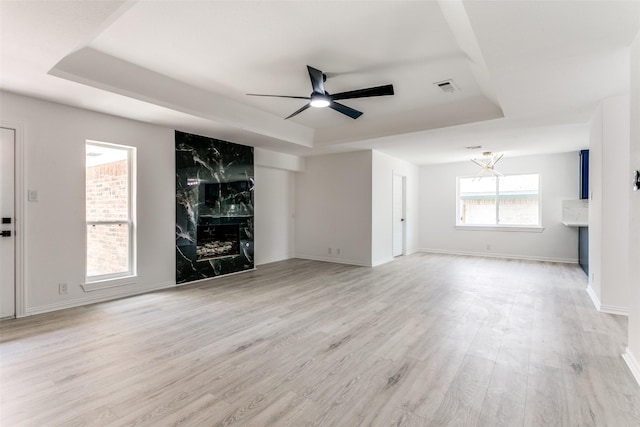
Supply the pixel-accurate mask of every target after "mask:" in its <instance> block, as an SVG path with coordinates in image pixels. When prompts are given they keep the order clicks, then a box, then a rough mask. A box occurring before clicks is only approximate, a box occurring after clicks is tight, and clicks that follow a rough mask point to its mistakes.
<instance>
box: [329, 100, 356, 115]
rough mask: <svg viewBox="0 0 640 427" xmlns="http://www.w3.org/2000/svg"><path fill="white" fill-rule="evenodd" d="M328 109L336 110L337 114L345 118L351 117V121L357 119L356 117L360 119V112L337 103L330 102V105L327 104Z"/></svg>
mask: <svg viewBox="0 0 640 427" xmlns="http://www.w3.org/2000/svg"><path fill="white" fill-rule="evenodd" d="M329 108H332V109H334V110H336V111H337V112H339V113H342V114H344V115H347V116H349V117H351V118H352V119H357V118H358V117H360V116H361V115H362V112H361V111H358V110H354V109H353V108H351V107H347V106H346V105H342V104H340V103H338V102H331V104H329Z"/></svg>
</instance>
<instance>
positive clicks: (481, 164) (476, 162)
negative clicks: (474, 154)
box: [471, 159, 487, 169]
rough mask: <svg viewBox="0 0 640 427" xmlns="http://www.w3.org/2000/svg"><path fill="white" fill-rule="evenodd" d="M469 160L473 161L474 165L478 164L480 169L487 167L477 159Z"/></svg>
mask: <svg viewBox="0 0 640 427" xmlns="http://www.w3.org/2000/svg"><path fill="white" fill-rule="evenodd" d="M471 161H472V162H473V163H475V164H476V165H478V166H480V167H481V168H482V169H485V168H486V167H487V165H485V164H484V163H480V162H479V161H477V160H476V159H471Z"/></svg>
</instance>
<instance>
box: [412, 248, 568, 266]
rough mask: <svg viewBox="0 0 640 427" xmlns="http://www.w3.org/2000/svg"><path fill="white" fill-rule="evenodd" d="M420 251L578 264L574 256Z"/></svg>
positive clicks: (422, 250) (425, 249)
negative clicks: (553, 256)
mask: <svg viewBox="0 0 640 427" xmlns="http://www.w3.org/2000/svg"><path fill="white" fill-rule="evenodd" d="M419 251H420V252H426V253H434V254H447V255H465V256H478V257H484V258H503V259H520V260H524V261H544V262H556V263H560V264H578V259H574V258H551V257H540V256H530V255H520V254H501V253H494V252H476V251H459V250H450V249H431V248H421V249H420V250H419Z"/></svg>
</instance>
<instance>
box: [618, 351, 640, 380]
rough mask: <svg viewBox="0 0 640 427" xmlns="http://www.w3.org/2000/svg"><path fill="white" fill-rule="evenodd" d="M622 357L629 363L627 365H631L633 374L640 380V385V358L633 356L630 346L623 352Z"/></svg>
mask: <svg viewBox="0 0 640 427" xmlns="http://www.w3.org/2000/svg"><path fill="white" fill-rule="evenodd" d="M622 358H623V359H624V361H625V362H626V363H627V366H628V367H629V370H630V371H631V374H633V377H634V378H635V379H636V381H637V382H638V385H640V363H638V359H636V358H635V357H634V356H633V354H632V353H631V350H629V347H627V348H626V350H625V351H624V353H623V354H622Z"/></svg>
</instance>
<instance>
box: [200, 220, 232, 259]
mask: <svg viewBox="0 0 640 427" xmlns="http://www.w3.org/2000/svg"><path fill="white" fill-rule="evenodd" d="M197 239H198V240H197V246H196V261H204V260H208V259H213V258H222V257H228V256H233V255H239V254H240V224H217V225H198V231H197Z"/></svg>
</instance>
